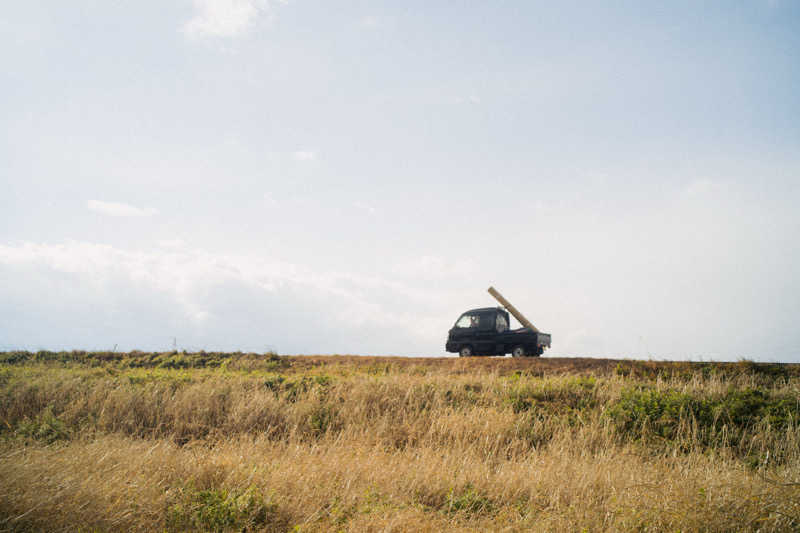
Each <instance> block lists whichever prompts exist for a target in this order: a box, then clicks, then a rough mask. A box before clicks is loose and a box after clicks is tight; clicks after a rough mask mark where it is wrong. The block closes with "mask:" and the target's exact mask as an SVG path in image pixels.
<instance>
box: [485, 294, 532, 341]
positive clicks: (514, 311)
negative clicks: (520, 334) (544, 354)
mask: <svg viewBox="0 0 800 533" xmlns="http://www.w3.org/2000/svg"><path fill="white" fill-rule="evenodd" d="M489 294H491V295H492V296H494V299H495V300H497V301H498V302H500V305H502V306H503V307H505V308H506V309H507V310H508V312H509V313H511V314H512V315H514V318H516V319H517V320H518V321H519V323H520V324H522V325H523V326H525V327H526V328H530V329H531V330H533V331H534V332H536V333H539V330H538V329H536V326H534V325H533V324H532V323H531V321H530V320H528V319H527V318H525V316H524V315H523V314H522V313H520V312H519V310H517V308H516V307H514V306H513V305H511V302H509V301H508V300H506V299H505V298H503V295H502V294H500V293H499V292H498V291H497V289H495V288H494V287H489Z"/></svg>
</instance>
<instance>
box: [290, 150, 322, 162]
mask: <svg viewBox="0 0 800 533" xmlns="http://www.w3.org/2000/svg"><path fill="white" fill-rule="evenodd" d="M316 158H317V153H316V152H312V151H311V150H297V151H296V152H292V159H294V160H295V161H313V160H315V159H316Z"/></svg>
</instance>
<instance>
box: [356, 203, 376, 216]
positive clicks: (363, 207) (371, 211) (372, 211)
mask: <svg viewBox="0 0 800 533" xmlns="http://www.w3.org/2000/svg"><path fill="white" fill-rule="evenodd" d="M353 207H355V208H356V209H360V210H361V211H364V212H365V213H367V214H370V215H374V214H375V213H377V212H378V210H377V209H375V208H374V207H372V206H371V205H367V204H364V203H361V202H354V203H353Z"/></svg>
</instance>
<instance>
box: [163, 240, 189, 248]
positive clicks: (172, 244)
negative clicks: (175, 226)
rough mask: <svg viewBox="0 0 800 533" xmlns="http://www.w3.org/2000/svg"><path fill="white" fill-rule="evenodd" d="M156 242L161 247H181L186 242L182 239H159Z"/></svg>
mask: <svg viewBox="0 0 800 533" xmlns="http://www.w3.org/2000/svg"><path fill="white" fill-rule="evenodd" d="M156 244H158V245H159V246H161V247H162V248H183V247H184V246H186V242H185V241H184V240H183V239H161V240H160V241H158V242H157V243H156Z"/></svg>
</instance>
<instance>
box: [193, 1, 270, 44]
mask: <svg viewBox="0 0 800 533" xmlns="http://www.w3.org/2000/svg"><path fill="white" fill-rule="evenodd" d="M193 4H194V10H195V12H194V15H193V16H192V18H191V19H189V20H188V21H187V22H186V23H185V24H184V25H183V28H182V30H183V33H184V34H185V35H187V36H189V37H236V36H237V35H242V34H245V33H247V32H248V31H249V30H250V29H251V28H252V27H253V26H254V25H255V23H256V21H257V20H258V19H259V17H264V16H267V15H268V7H269V5H268V4H267V2H266V1H265V0H193Z"/></svg>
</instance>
